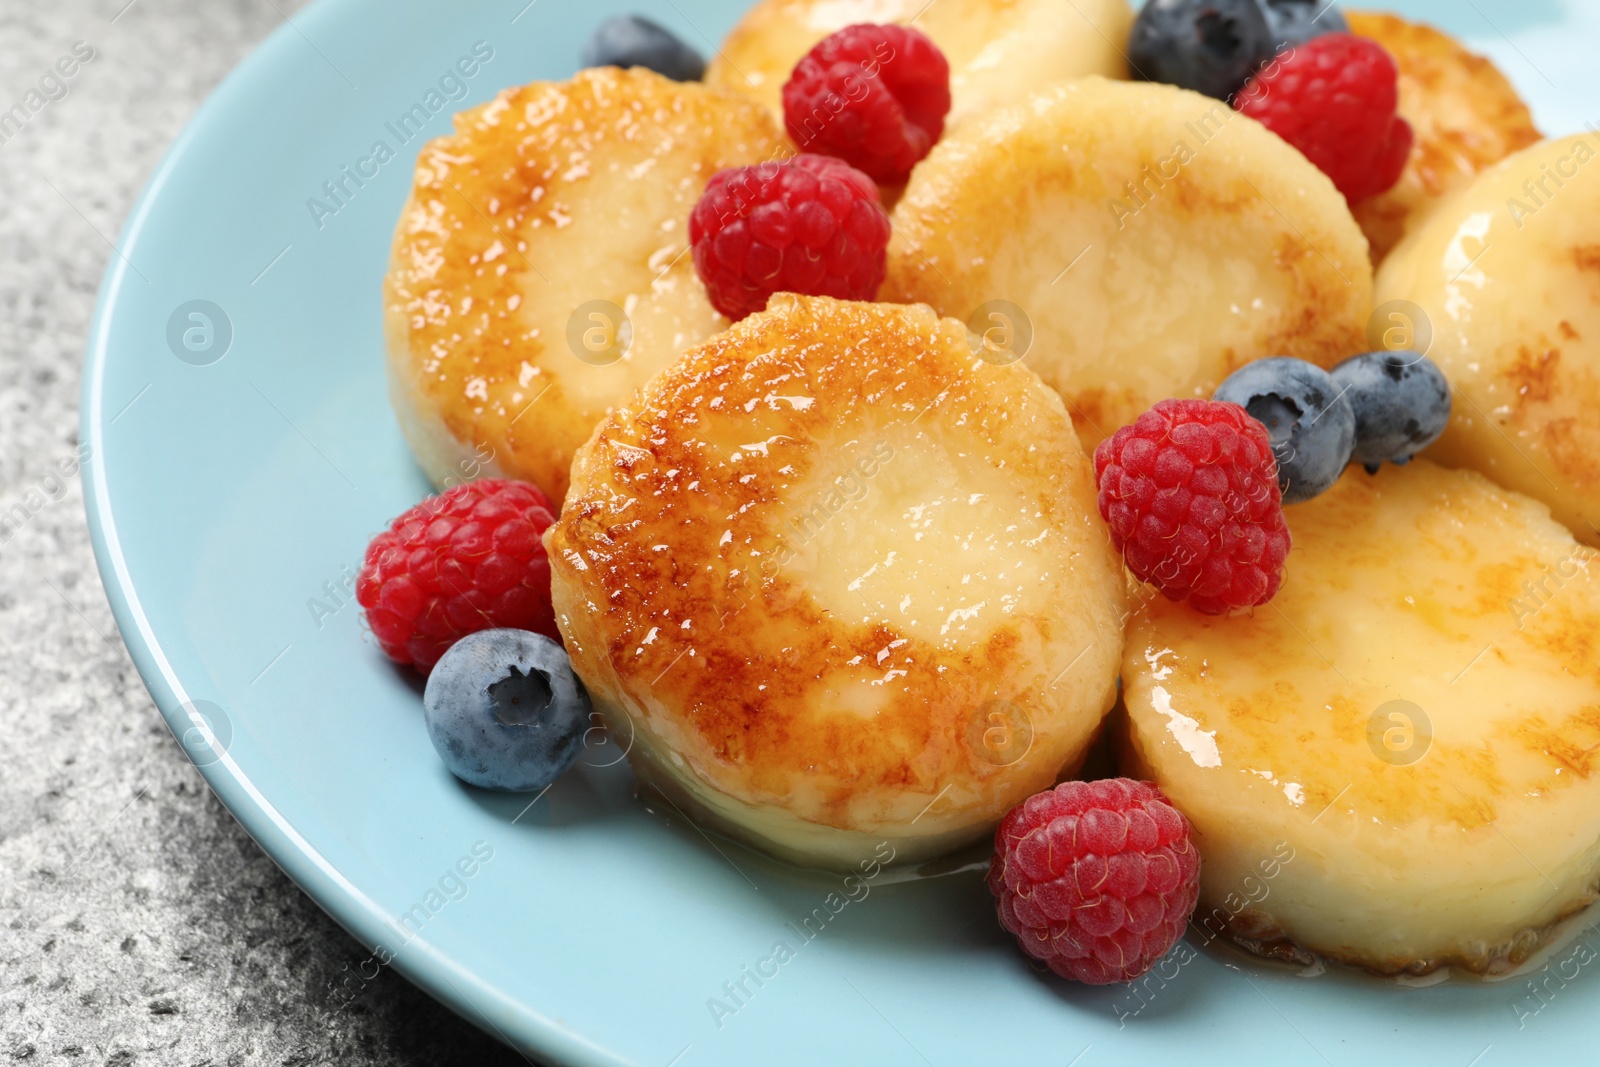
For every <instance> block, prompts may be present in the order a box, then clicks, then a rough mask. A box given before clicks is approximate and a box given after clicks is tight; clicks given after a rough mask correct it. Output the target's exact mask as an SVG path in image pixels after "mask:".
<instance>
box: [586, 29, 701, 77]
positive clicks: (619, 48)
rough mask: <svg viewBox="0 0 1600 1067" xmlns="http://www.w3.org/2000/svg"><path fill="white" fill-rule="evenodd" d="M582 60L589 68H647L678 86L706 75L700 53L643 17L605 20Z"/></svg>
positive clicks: (590, 39) (596, 30)
mask: <svg viewBox="0 0 1600 1067" xmlns="http://www.w3.org/2000/svg"><path fill="white" fill-rule="evenodd" d="M581 58H582V61H583V65H584V66H586V67H646V68H648V69H650V70H653V71H655V72H656V73H657V74H661V75H665V76H666V77H668V78H671V79H672V80H673V81H679V82H697V81H699V80H700V79H701V78H702V77H704V76H705V73H706V61H705V60H704V59H702V58H701V56H700V53H699V52H696V51H695V50H694V49H693V48H690V47H689V46H688V45H686V44H684V43H683V42H682V41H681V40H679V39H678V38H677V37H676V36H675V35H674V34H673V33H672V31H671V30H669V29H667V28H666V27H665V26H661V25H659V24H657V23H654V22H651V21H650V20H649V19H647V18H645V17H643V16H642V15H614V16H612V17H611V18H608V19H606V20H605V21H604V22H602V23H601V24H600V25H599V26H597V27H595V31H594V34H593V35H592V36H590V38H589V40H588V43H586V44H585V45H584V46H583V53H582V55H581Z"/></svg>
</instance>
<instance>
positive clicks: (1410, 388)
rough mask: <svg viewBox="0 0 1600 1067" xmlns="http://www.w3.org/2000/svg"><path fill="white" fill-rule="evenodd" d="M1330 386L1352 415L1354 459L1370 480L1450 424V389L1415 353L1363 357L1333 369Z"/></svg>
mask: <svg viewBox="0 0 1600 1067" xmlns="http://www.w3.org/2000/svg"><path fill="white" fill-rule="evenodd" d="M1333 381H1334V384H1336V385H1337V386H1338V387H1339V388H1340V389H1341V390H1343V391H1344V395H1345V399H1346V400H1348V401H1349V402H1350V407H1351V409H1352V410H1353V411H1354V412H1355V413H1356V451H1355V456H1354V459H1355V461H1356V462H1357V463H1361V464H1364V465H1365V466H1366V468H1367V470H1368V471H1369V472H1371V473H1373V474H1376V473H1377V472H1378V467H1379V466H1380V465H1381V464H1383V463H1385V462H1388V463H1397V464H1398V463H1405V462H1407V461H1408V460H1410V459H1411V457H1412V456H1414V455H1416V454H1417V453H1418V452H1421V451H1422V450H1423V449H1424V448H1427V447H1428V446H1429V445H1431V444H1433V442H1434V441H1436V440H1438V439H1439V435H1440V434H1442V433H1444V428H1445V426H1446V425H1448V424H1449V422H1450V383H1449V382H1448V381H1446V380H1445V377H1444V372H1443V371H1441V370H1440V369H1439V368H1438V366H1437V365H1436V364H1435V363H1434V362H1433V360H1431V359H1429V358H1428V357H1427V356H1424V355H1423V354H1422V353H1420V352H1406V351H1399V352H1365V353H1362V354H1361V355H1359V356H1354V357H1352V358H1350V359H1347V360H1345V361H1344V362H1343V363H1341V364H1339V365H1338V366H1337V367H1335V368H1333Z"/></svg>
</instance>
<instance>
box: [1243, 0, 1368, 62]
mask: <svg viewBox="0 0 1600 1067" xmlns="http://www.w3.org/2000/svg"><path fill="white" fill-rule="evenodd" d="M1258 2H1259V3H1260V4H1261V10H1262V13H1263V14H1265V15H1266V16H1267V27H1268V28H1269V29H1270V30H1271V31H1272V47H1273V50H1274V51H1276V52H1282V51H1284V50H1286V49H1289V48H1293V47H1294V46H1296V45H1302V44H1305V43H1306V42H1307V41H1309V40H1311V39H1312V38H1314V37H1321V36H1322V35H1323V34H1325V33H1349V32H1350V24H1349V23H1348V22H1346V21H1345V20H1344V16H1343V15H1342V14H1340V13H1339V9H1338V8H1336V7H1334V6H1333V5H1332V4H1331V3H1329V2H1328V0H1258Z"/></svg>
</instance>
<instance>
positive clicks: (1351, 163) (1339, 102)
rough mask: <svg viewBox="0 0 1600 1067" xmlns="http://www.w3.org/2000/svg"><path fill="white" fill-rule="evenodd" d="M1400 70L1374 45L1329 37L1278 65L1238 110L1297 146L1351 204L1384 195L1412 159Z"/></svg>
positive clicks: (1237, 102)
mask: <svg viewBox="0 0 1600 1067" xmlns="http://www.w3.org/2000/svg"><path fill="white" fill-rule="evenodd" d="M1399 100H1400V89H1399V70H1398V68H1396V67H1395V63H1394V57H1393V56H1391V55H1390V54H1389V53H1388V52H1387V51H1386V50H1385V49H1384V47H1383V46H1382V45H1380V44H1378V43H1377V42H1376V41H1369V40H1367V39H1366V38H1364V37H1357V36H1355V35H1353V34H1349V33H1328V34H1323V35H1322V36H1321V37H1316V38H1313V39H1312V40H1310V41H1307V42H1306V43H1305V44H1302V45H1299V46H1297V47H1296V48H1295V49H1294V50H1293V51H1291V52H1290V53H1288V54H1287V55H1286V56H1284V57H1283V58H1281V59H1275V60H1273V61H1272V62H1271V63H1269V64H1268V65H1267V66H1266V68H1265V69H1263V70H1262V71H1261V73H1260V74H1257V75H1256V76H1255V77H1254V78H1253V79H1251V80H1250V81H1249V82H1248V83H1247V84H1246V85H1245V87H1244V89H1243V90H1241V91H1240V93H1239V95H1238V96H1236V97H1235V98H1234V101H1233V106H1234V107H1235V108H1237V109H1238V110H1239V111H1240V112H1241V113H1242V114H1245V115H1249V116H1250V117H1251V118H1253V119H1256V120H1257V121H1259V122H1260V123H1261V124H1262V125H1263V126H1265V127H1266V128H1267V129H1269V130H1271V131H1272V132H1273V133H1275V134H1277V135H1278V136H1279V137H1282V138H1283V139H1284V140H1285V141H1288V142H1289V143H1290V144H1292V145H1294V146H1295V147H1296V148H1298V149H1300V151H1301V152H1302V153H1303V154H1304V155H1305V157H1306V158H1307V159H1309V160H1311V162H1313V163H1315V164H1316V165H1317V167H1318V168H1319V169H1321V171H1322V172H1323V173H1324V174H1326V175H1327V176H1328V177H1330V178H1332V179H1333V184H1334V185H1335V186H1337V187H1338V189H1339V191H1340V192H1341V193H1343V194H1344V195H1345V199H1346V200H1348V201H1350V203H1352V204H1353V203H1355V202H1356V201H1358V200H1365V199H1366V198H1367V197H1369V196H1376V195H1377V194H1379V193H1381V192H1384V191H1385V190H1387V189H1389V188H1390V187H1392V186H1393V185H1394V183H1395V182H1397V181H1399V180H1400V175H1401V173H1402V172H1403V171H1404V170H1405V169H1406V161H1407V160H1409V159H1410V158H1411V142H1412V140H1413V135H1412V131H1411V124H1410V123H1408V122H1407V121H1406V120H1405V119H1403V118H1401V117H1400V115H1399V113H1398V111H1397V107H1398V104H1399Z"/></svg>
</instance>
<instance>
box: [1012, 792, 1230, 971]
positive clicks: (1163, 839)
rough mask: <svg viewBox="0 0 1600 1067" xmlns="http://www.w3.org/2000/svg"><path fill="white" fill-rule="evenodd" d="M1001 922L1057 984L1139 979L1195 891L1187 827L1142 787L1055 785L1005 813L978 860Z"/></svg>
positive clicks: (1173, 935) (1175, 929)
mask: <svg viewBox="0 0 1600 1067" xmlns="http://www.w3.org/2000/svg"><path fill="white" fill-rule="evenodd" d="M989 891H990V892H991V893H993V894H994V896H995V901H996V904H997V908H998V911H999V913H1000V925H1001V926H1004V927H1005V928H1006V929H1007V930H1009V931H1010V932H1011V933H1012V934H1013V935H1015V936H1016V939H1017V943H1018V944H1019V945H1021V946H1022V950H1023V951H1024V952H1026V953H1027V954H1028V955H1030V956H1032V957H1034V958H1035V959H1037V960H1042V961H1043V962H1044V963H1046V964H1048V965H1049V967H1050V969H1051V970H1052V971H1054V972H1056V973H1057V974H1059V975H1061V976H1062V977H1063V978H1076V979H1077V980H1078V981H1080V982H1087V983H1089V984H1090V985H1107V984H1110V983H1112V982H1128V981H1132V980H1133V979H1135V978H1137V977H1139V976H1140V975H1141V974H1143V973H1144V972H1146V971H1148V970H1149V969H1150V968H1151V967H1153V966H1155V964H1156V962H1157V961H1158V960H1160V959H1161V957H1162V956H1164V955H1166V954H1167V950H1168V949H1170V948H1171V947H1172V946H1173V945H1175V944H1177V942H1178V938H1180V937H1182V936H1183V928H1184V926H1185V925H1186V924H1187V923H1188V921H1189V915H1190V914H1191V913H1192V912H1193V911H1194V905H1195V900H1196V899H1197V898H1198V897H1199V894H1200V853H1199V852H1198V851H1196V850H1195V847H1194V845H1193V844H1192V843H1191V842H1190V840H1189V822H1188V820H1186V819H1185V818H1184V817H1183V815H1182V814H1180V813H1179V811H1178V809H1177V808H1174V807H1173V806H1172V804H1171V803H1170V802H1168V800H1167V798H1166V797H1165V796H1163V795H1162V794H1161V790H1159V789H1157V788H1156V787H1155V786H1153V785H1151V784H1150V783H1149V782H1135V781H1133V780H1132V779H1129V778H1111V779H1107V780H1105V781H1100V782H1063V783H1061V784H1060V785H1058V786H1056V787H1055V788H1054V789H1047V790H1045V791H1044V792H1043V793H1035V794H1034V795H1033V796H1031V797H1029V798H1028V799H1027V800H1025V801H1023V802H1022V803H1021V804H1018V805H1017V806H1016V807H1014V808H1012V809H1011V811H1010V812H1009V813H1008V814H1007V815H1006V817H1005V818H1004V819H1003V820H1001V823H1000V828H999V829H998V830H996V831H995V835H994V860H993V861H992V862H991V863H990V864H989Z"/></svg>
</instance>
